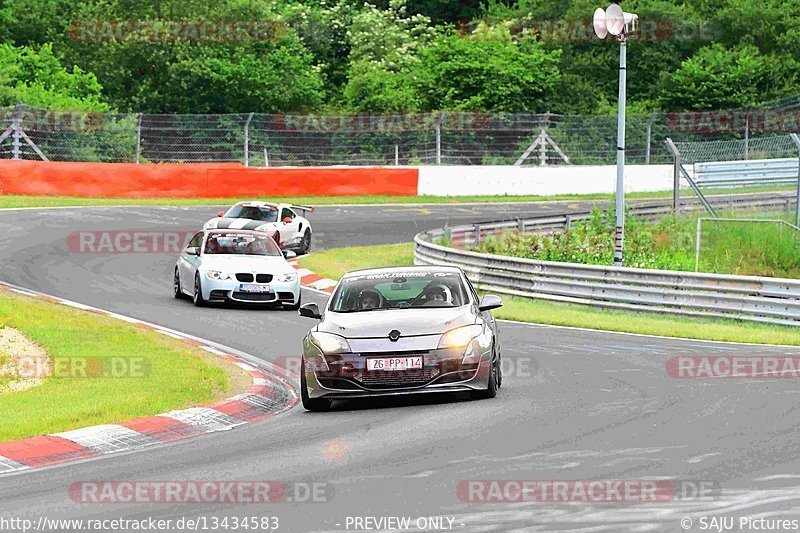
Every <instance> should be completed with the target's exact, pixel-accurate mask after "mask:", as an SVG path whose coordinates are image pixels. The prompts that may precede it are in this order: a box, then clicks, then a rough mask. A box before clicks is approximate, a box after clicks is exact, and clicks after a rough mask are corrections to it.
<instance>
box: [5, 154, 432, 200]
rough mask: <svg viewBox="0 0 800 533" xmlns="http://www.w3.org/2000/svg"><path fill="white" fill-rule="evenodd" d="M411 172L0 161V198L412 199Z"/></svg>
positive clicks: (414, 178)
mask: <svg viewBox="0 0 800 533" xmlns="http://www.w3.org/2000/svg"><path fill="white" fill-rule="evenodd" d="M418 176H419V170H418V169H417V168H411V167H326V168H305V167H304V168H285V167H280V168H279V167H276V168H245V167H244V166H242V165H240V164H236V163H203V164H200V163H185V164H152V165H136V164H132V163H71V162H70V163H61V162H43V161H14V160H0V194H25V195H44V196H84V197H109V198H158V197H162V198H231V197H239V196H316V195H318V196H353V195H398V196H404V195H406V196H414V195H416V194H417V183H418Z"/></svg>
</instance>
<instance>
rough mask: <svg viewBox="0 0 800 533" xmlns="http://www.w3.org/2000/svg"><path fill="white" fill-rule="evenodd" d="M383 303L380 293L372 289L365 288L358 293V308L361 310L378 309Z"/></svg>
mask: <svg viewBox="0 0 800 533" xmlns="http://www.w3.org/2000/svg"><path fill="white" fill-rule="evenodd" d="M380 304H381V297H380V295H379V294H378V293H377V292H375V291H372V290H363V291H361V293H360V294H359V295H358V308H359V309H361V310H365V311H366V310H369V309H377V308H378V306H380Z"/></svg>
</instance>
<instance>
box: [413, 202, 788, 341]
mask: <svg viewBox="0 0 800 533" xmlns="http://www.w3.org/2000/svg"><path fill="white" fill-rule="evenodd" d="M787 200H788V201H792V200H793V198H791V197H786V196H783V195H772V196H769V197H760V198H754V197H747V198H745V197H738V198H737V197H724V198H714V199H712V202H715V204H716V206H717V207H724V206H725V205H727V204H728V203H731V202H733V203H735V205H736V206H737V207H761V208H765V207H766V208H771V207H775V206H780V207H785V206H786V202H787ZM690 207H693V208H695V209H703V207H702V205H701V204H700V203H699V202H698V203H695V204H692V205H691V206H690ZM632 210H633V211H634V212H636V213H637V214H638V215H639V216H642V217H644V218H656V217H658V216H662V215H663V214H666V213H669V212H670V210H671V206H669V205H666V204H663V205H641V206H636V207H634V208H633V209H632ZM588 216H589V213H573V214H566V215H556V216H543V217H537V218H532V219H524V220H513V221H499V222H491V223H485V224H478V225H472V226H456V227H453V228H446V229H438V230H433V231H428V232H423V233H420V234H418V235H417V236H416V237H414V243H415V246H414V263H415V264H418V265H445V264H446V265H455V266H459V267H461V268H462V269H464V271H465V272H466V274H467V277H469V278H470V280H472V282H473V283H474V284H475V285H476V286H477V287H478V288H480V289H482V290H486V291H491V292H496V293H500V294H507V295H513V296H521V297H525V298H533V299H541V300H550V301H556V302H564V303H573V304H581V305H588V306H592V307H598V308H607V309H623V310H633V311H650V312H661V313H667V314H672V315H679V316H696V317H719V318H733V319H740V320H747V321H754V322H767V323H771V324H781V325H792V326H800V280H792V279H780V278H768V277H754V276H732V275H723V274H703V273H694V272H678V271H665V270H646V269H638V268H627V267H612V266H600V265H581V264H575V263H558V262H550V261H537V260H532V259H523V258H515V257H505V256H499V255H491V254H481V253H476V252H470V251H466V250H459V249H456V248H449V247H445V246H441V245H439V244H435V243H434V242H435V241H437V240H440V239H442V238H443V237H445V236H448V235H449V237H450V239H451V240H452V242H453V243H454V244H456V245H463V246H467V245H469V244H474V243H476V242H479V241H480V239H481V238H482V237H483V236H485V235H487V234H493V233H496V232H500V231H502V230H505V229H521V230H522V231H524V232H553V231H560V230H563V229H564V228H565V227H569V224H570V223H571V222H572V221H575V220H576V219H578V218H581V217H584V218H585V217H588Z"/></svg>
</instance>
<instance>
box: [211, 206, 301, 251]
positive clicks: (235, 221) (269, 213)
mask: <svg viewBox="0 0 800 533" xmlns="http://www.w3.org/2000/svg"><path fill="white" fill-rule="evenodd" d="M311 211H314V208H313V207H310V206H306V205H293V204H280V203H278V204H276V203H271V202H256V201H251V202H239V203H238V204H236V205H234V206H233V207H231V208H230V209H228V210H227V211H225V212H223V211H220V212H219V216H217V217H216V218H212V219H211V220H209V221H208V222H206V223H205V224H204V225H203V229H205V230H209V229H244V230H253V231H260V232H263V233H266V234H268V235H269V236H270V237H272V238H273V239H274V240H275V242H276V243H278V246H280V247H281V249H284V250H287V249H288V250H292V251H294V252H296V253H297V254H307V253H308V251H309V250H310V249H311V234H312V230H311V223H310V222H309V221H308V219H307V218H306V217H305V216H303V215H305V214H306V213H308V212H311ZM298 213H302V214H303V215H300V214H298Z"/></svg>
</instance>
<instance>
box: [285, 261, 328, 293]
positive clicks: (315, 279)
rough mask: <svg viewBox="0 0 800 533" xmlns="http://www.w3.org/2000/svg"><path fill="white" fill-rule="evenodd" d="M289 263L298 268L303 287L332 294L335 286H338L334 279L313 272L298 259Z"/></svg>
mask: <svg viewBox="0 0 800 533" xmlns="http://www.w3.org/2000/svg"><path fill="white" fill-rule="evenodd" d="M289 264H290V265H292V267H293V268H294V269H295V270H297V275H298V276H300V285H302V286H303V287H308V288H311V289H314V290H316V291H321V292H327V293H328V294H330V293H332V292H333V288H334V287H336V284H337V283H339V282H338V281H335V280H332V279H328V278H323V277H322V276H320V275H318V274H315V273H313V272H311V271H310V270H309V269H307V268H303V267H302V266H300V264H299V263H298V262H297V261H289Z"/></svg>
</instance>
